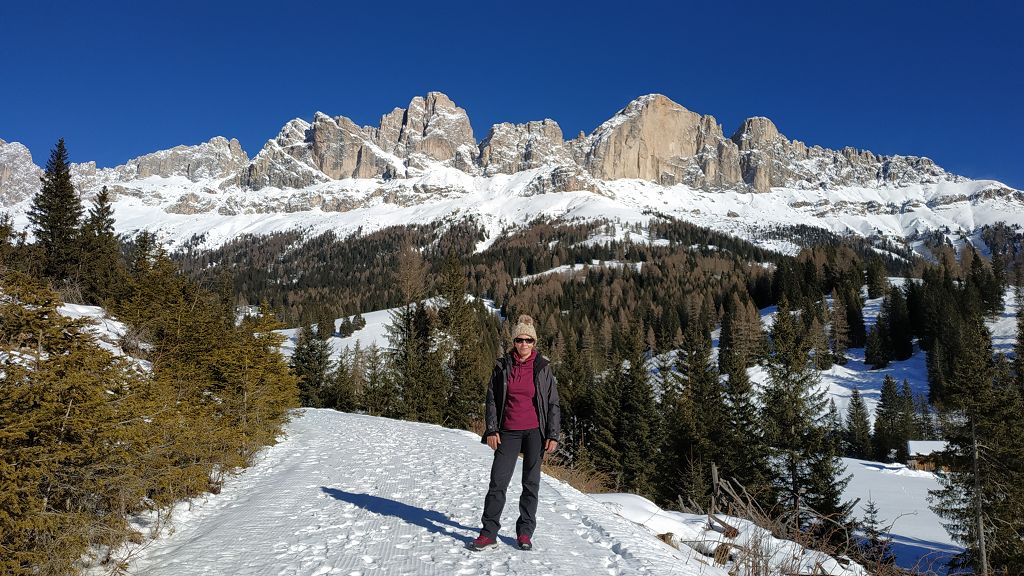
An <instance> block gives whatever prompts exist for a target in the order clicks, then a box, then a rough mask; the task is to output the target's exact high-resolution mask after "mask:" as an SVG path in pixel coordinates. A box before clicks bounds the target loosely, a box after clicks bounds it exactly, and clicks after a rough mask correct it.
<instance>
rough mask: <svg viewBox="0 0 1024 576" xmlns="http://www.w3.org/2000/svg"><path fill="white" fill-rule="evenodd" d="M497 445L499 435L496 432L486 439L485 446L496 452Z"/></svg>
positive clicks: (499, 441) (499, 439)
mask: <svg viewBox="0 0 1024 576" xmlns="http://www.w3.org/2000/svg"><path fill="white" fill-rule="evenodd" d="M498 444H501V435H500V434H498V433H497V432H495V433H494V434H491V435H490V436H488V437H487V445H488V446H490V447H491V450H497V449H498Z"/></svg>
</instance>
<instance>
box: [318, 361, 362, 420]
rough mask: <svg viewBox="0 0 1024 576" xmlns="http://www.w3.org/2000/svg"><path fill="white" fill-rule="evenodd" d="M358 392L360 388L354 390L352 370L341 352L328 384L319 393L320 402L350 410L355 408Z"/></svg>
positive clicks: (344, 410)
mask: <svg viewBox="0 0 1024 576" xmlns="http://www.w3.org/2000/svg"><path fill="white" fill-rule="evenodd" d="M346 351H347V348H346ZM360 392H361V391H360V390H356V387H355V381H354V380H353V378H352V371H351V370H350V368H349V367H348V366H347V365H346V363H345V352H342V355H341V357H340V358H338V362H337V363H336V364H335V366H334V373H333V374H332V375H331V377H330V384H329V385H328V386H327V387H326V388H325V389H324V390H323V392H322V393H321V394H320V396H321V399H322V404H323V406H324V408H334V409H335V410H340V411H342V412H352V411H353V410H355V409H356V408H357V404H356V400H357V398H359V396H360Z"/></svg>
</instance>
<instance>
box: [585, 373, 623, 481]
mask: <svg viewBox="0 0 1024 576" xmlns="http://www.w3.org/2000/svg"><path fill="white" fill-rule="evenodd" d="M622 363H623V359H622V356H621V355H615V356H613V357H612V359H611V368H609V369H608V370H605V371H604V372H603V373H601V374H600V375H599V376H598V377H597V383H596V386H595V387H594V391H593V393H592V394H591V395H590V397H591V402H592V405H593V414H594V415H593V429H592V431H591V434H590V441H589V442H588V443H587V449H588V452H589V453H590V456H591V457H592V458H593V462H594V465H595V467H596V468H597V469H598V470H600V471H602V472H604V473H606V474H608V476H609V477H611V478H612V479H613V482H614V486H615V489H616V490H621V489H622V482H623V479H622V472H623V464H622V457H621V448H620V446H619V438H618V434H619V430H621V429H622V395H623V380H624V379H625V370H624V369H623V367H622Z"/></svg>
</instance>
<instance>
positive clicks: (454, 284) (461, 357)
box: [438, 258, 489, 428]
mask: <svg viewBox="0 0 1024 576" xmlns="http://www.w3.org/2000/svg"><path fill="white" fill-rule="evenodd" d="M439 288H440V295H441V297H442V298H443V300H444V305H443V306H442V308H441V309H440V310H439V313H438V318H439V320H440V333H441V334H442V335H443V336H442V341H441V347H442V349H441V351H440V352H441V354H442V357H443V362H444V364H445V374H446V375H447V377H448V379H449V382H450V383H449V392H448V399H447V402H446V403H445V406H444V416H443V423H444V425H445V426H449V427H453V428H467V427H468V426H469V423H470V421H471V420H473V419H474V418H475V417H478V415H479V413H480V406H481V402H482V401H483V398H484V381H485V379H486V378H487V370H488V368H489V365H487V364H485V362H484V357H483V356H482V354H481V352H482V350H483V342H482V340H481V327H480V323H479V321H478V319H477V315H476V312H475V310H474V306H473V304H472V303H471V302H469V301H468V300H467V299H466V276H465V274H464V273H463V271H462V267H461V266H460V265H459V263H458V261H456V260H455V259H454V258H449V259H448V260H447V261H446V262H445V265H444V269H443V270H442V273H441V281H440V286H439Z"/></svg>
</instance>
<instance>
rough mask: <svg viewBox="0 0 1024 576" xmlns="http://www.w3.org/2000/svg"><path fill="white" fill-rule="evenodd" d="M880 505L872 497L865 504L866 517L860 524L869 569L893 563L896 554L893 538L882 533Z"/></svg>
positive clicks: (863, 552)
mask: <svg viewBox="0 0 1024 576" xmlns="http://www.w3.org/2000/svg"><path fill="white" fill-rule="evenodd" d="M878 513H879V510H878V505H877V504H875V501H874V500H872V499H871V498H868V501H867V503H866V504H864V518H863V519H862V520H861V522H860V525H861V528H862V530H863V531H864V542H863V544H862V545H861V550H862V552H861V553H862V554H863V555H864V560H865V561H866V562H865V565H866V567H867V568H868V569H878V568H881V567H882V566H888V565H892V564H893V563H895V562H896V556H895V554H893V553H892V550H891V547H892V540H891V539H890V538H886V537H884V536H883V535H882V523H881V521H880V520H879V518H878Z"/></svg>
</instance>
